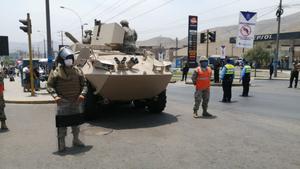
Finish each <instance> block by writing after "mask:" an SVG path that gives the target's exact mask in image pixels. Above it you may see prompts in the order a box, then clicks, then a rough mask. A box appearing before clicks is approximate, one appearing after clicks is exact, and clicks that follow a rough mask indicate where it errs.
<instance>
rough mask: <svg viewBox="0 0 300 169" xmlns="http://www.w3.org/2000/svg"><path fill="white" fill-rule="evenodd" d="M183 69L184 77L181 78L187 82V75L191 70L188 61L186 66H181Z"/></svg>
mask: <svg viewBox="0 0 300 169" xmlns="http://www.w3.org/2000/svg"><path fill="white" fill-rule="evenodd" d="M181 71H182V78H181V81H183V80H184V81H185V82H186V79H187V75H188V72H189V65H188V63H185V64H184V67H183V68H181Z"/></svg>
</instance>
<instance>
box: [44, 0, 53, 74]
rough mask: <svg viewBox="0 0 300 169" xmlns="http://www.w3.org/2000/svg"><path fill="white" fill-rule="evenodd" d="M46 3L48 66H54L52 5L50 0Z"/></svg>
mask: <svg viewBox="0 0 300 169" xmlns="http://www.w3.org/2000/svg"><path fill="white" fill-rule="evenodd" d="M45 2H46V3H45V4H46V25H47V51H48V56H47V57H48V68H49V71H50V69H51V68H52V60H53V49H52V44H51V42H52V41H51V26H50V7H49V0H45Z"/></svg>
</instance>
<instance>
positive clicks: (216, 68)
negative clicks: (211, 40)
mask: <svg viewBox="0 0 300 169" xmlns="http://www.w3.org/2000/svg"><path fill="white" fill-rule="evenodd" d="M220 67H221V61H220V59H219V58H217V59H216V61H215V64H214V82H215V83H219V82H220Z"/></svg>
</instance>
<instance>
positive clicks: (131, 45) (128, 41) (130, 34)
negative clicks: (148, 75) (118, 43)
mask: <svg viewBox="0 0 300 169" xmlns="http://www.w3.org/2000/svg"><path fill="white" fill-rule="evenodd" d="M121 25H122V27H123V29H124V30H125V35H124V40H123V49H122V51H123V52H124V53H129V54H131V53H134V52H135V50H136V45H135V42H136V40H137V33H136V31H135V30H134V29H130V28H129V26H128V22H127V21H126V20H123V21H121Z"/></svg>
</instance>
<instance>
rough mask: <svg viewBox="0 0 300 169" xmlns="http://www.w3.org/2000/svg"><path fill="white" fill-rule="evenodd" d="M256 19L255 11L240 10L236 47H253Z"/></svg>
mask: <svg viewBox="0 0 300 169" xmlns="http://www.w3.org/2000/svg"><path fill="white" fill-rule="evenodd" d="M256 19H257V14H256V12H244V11H241V12H240V19H239V26H238V28H239V30H238V36H237V41H236V47H238V48H253V41H254V30H255V25H256Z"/></svg>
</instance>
